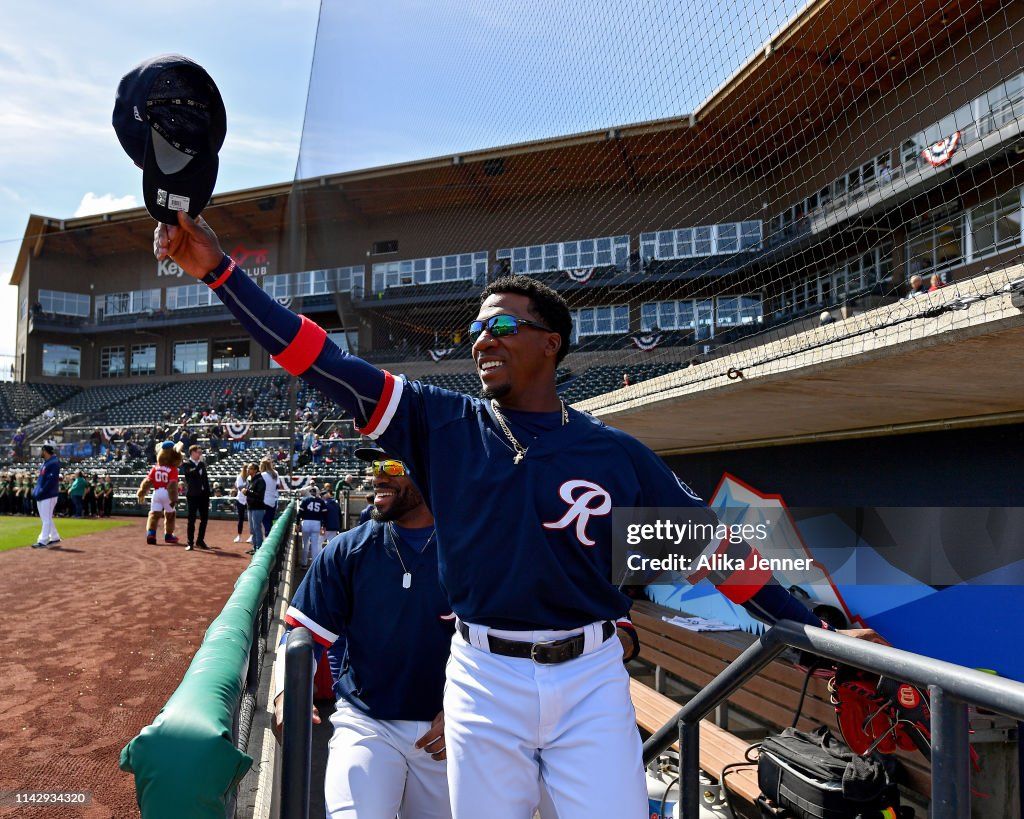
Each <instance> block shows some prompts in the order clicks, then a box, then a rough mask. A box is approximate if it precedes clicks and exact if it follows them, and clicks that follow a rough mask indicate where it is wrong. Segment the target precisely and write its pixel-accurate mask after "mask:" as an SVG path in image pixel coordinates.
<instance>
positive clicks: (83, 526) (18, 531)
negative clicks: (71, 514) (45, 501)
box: [0, 517, 137, 552]
mask: <svg viewBox="0 0 1024 819" xmlns="http://www.w3.org/2000/svg"><path fill="white" fill-rule="evenodd" d="M133 522H137V521H131V520H86V519H82V520H75V519H74V518H58V519H57V531H58V532H60V536H61V538H63V539H64V540H67V539H68V538H69V537H75V536H77V535H91V534H93V533H94V532H105V531H106V530H107V529H116V528H117V527H119V526H127V525H128V524H130V523H133ZM39 527H40V523H39V518H21V517H3V518H0V552H6V551H7V550H8V549H17V548H18V547H20V546H30V545H31V544H33V543H35V542H36V538H37V537H39Z"/></svg>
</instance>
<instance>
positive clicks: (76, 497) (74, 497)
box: [68, 469, 89, 518]
mask: <svg viewBox="0 0 1024 819" xmlns="http://www.w3.org/2000/svg"><path fill="white" fill-rule="evenodd" d="M88 485H89V482H88V481H87V480H86V479H85V475H83V474H82V470H81V469H79V470H78V471H77V472H76V473H75V479H74V480H73V481H72V482H71V487H70V488H69V489H68V495H69V496H70V497H71V505H72V507H74V510H75V515H74V516H75V517H76V518H80V517H82V509H83V503H82V497H83V496H84V495H85V488H86V487H87V486H88Z"/></svg>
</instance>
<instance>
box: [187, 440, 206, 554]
mask: <svg viewBox="0 0 1024 819" xmlns="http://www.w3.org/2000/svg"><path fill="white" fill-rule="evenodd" d="M181 477H182V480H184V482H185V502H186V503H187V504H188V530H187V534H188V541H187V543H186V544H185V550H186V551H189V552H190V551H192V550H193V549H194V548H195V547H196V546H198V547H199V548H200V549H209V548H210V547H209V546H207V545H206V524H207V523H208V522H209V520H210V494H211V492H210V476H209V474H208V472H207V470H206V461H204V460H203V450H202V447H200V446H199V444H192V446H190V447H189V448H188V459H187V460H186V461H185V462H184V463H182V465H181ZM197 516H198V517H199V539H198V540H196V539H195V534H196V517H197Z"/></svg>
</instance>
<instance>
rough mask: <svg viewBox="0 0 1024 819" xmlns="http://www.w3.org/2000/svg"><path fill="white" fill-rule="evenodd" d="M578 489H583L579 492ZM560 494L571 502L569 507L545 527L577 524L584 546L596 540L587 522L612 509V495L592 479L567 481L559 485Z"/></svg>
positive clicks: (577, 533) (579, 536) (567, 501)
mask: <svg viewBox="0 0 1024 819" xmlns="http://www.w3.org/2000/svg"><path fill="white" fill-rule="evenodd" d="M577 490H582V491H580V492H579V493H578V494H577ZM558 496H559V497H560V498H561V499H562V500H564V501H565V502H566V503H567V504H569V509H568V510H567V511H566V513H565V514H564V515H562V517H560V518H559V519H558V520H555V521H551V522H550V523H545V524H544V528H545V529H565V528H566V527H568V526H569V525H570V524H572V523H574V522H575V524H576V538H577V539H578V540H579V542H580V543H582V544H583V545H584V546H593V545H594V544H595V543H596V541H595V540H593V539H592V538H590V537H589V536H588V535H587V524H588V523H590V518H591V517H592V516H594V515H596V516H598V517H603V516H604V515H607V514H608V513H609V512H611V511H612V496H611V495H610V494H609V493H608V490H607V489H605V488H604V487H603V486H600V485H599V484H596V483H593V482H592V481H584V480H572V481H566V482H565V483H563V484H562V485H561V486H560V487H558Z"/></svg>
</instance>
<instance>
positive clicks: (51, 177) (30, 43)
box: [0, 0, 319, 354]
mask: <svg viewBox="0 0 1024 819" xmlns="http://www.w3.org/2000/svg"><path fill="white" fill-rule="evenodd" d="M318 13H319V2H318V0H275V1H274V2H241V0H216V2H210V0H204V2H196V0H175V2H174V3H155V2H141V3H140V2H115V1H114V0H90V2H88V3H81V4H79V3H69V2H66V0H36V2H33V3H23V4H14V3H8V4H5V10H4V25H3V29H4V33H3V37H2V38H0V101H2V104H0V276H2V279H3V286H2V287H0V316H3V317H4V319H3V321H2V322H0V328H2V329H0V354H4V353H12V352H13V351H14V321H13V320H11V319H13V317H14V316H15V310H16V294H17V290H16V288H13V287H9V286H7V281H8V280H9V279H10V273H11V268H12V266H13V264H14V260H15V257H16V255H17V251H18V247H19V245H20V243H21V237H22V236H23V235H24V231H25V224H26V222H27V220H28V216H29V214H30V213H38V214H42V215H45V216H52V217H55V218H67V217H71V216H74V215H76V214H84V213H86V212H89V213H102V212H104V211H106V210H111V209H114V208H117V207H119V206H120V207H125V206H134V205H136V204H137V203H141V200H142V197H141V182H142V174H141V171H139V170H138V169H137V168H136V167H135V166H134V165H132V163H131V161H130V160H129V159H128V157H127V156H126V155H125V153H124V152H123V151H122V150H121V146H120V145H119V144H118V142H117V138H116V137H115V136H114V131H113V129H112V128H111V127H110V112H111V109H112V108H113V105H114V93H115V91H116V90H117V84H118V81H119V80H120V79H121V76H122V75H123V74H124V73H125V72H126V71H128V70H129V69H130V68H131V67H132V66H133V65H135V64H137V63H138V62H140V61H141V60H143V59H145V58H147V57H150V56H153V55H154V54H159V53H162V52H168V51H176V52H179V53H182V54H185V55H187V56H189V57H192V58H193V59H195V60H196V61H197V62H199V63H201V64H202V65H203V66H204V67H205V68H206V69H207V70H208V71H209V72H210V74H211V75H212V76H213V77H214V79H215V80H216V82H217V85H218V87H219V88H220V91H221V94H222V95H223V97H224V99H225V102H226V105H227V109H228V136H227V140H226V141H225V144H224V149H223V152H222V154H221V157H222V161H221V172H220V177H219V179H218V183H217V188H218V190H222V191H227V190H234V189H237V188H245V187H252V186H254V185H261V184H265V183H271V182H280V181H283V180H287V179H291V178H292V176H293V175H294V173H295V160H296V157H297V155H298V145H299V136H300V134H301V129H302V115H303V107H304V105H305V99H306V88H307V84H308V80H309V67H310V62H311V59H312V54H313V45H314V42H315V36H316V25H317V15H318Z"/></svg>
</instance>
